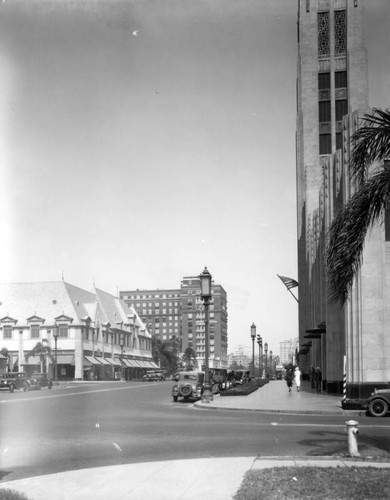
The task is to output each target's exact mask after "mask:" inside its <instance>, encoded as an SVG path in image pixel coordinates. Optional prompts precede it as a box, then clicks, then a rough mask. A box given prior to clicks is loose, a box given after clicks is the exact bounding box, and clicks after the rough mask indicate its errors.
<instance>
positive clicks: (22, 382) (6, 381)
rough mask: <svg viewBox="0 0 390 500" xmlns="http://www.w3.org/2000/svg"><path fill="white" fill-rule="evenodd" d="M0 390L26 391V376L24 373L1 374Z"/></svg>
mask: <svg viewBox="0 0 390 500" xmlns="http://www.w3.org/2000/svg"><path fill="white" fill-rule="evenodd" d="M0 389H1V390H8V391H9V392H14V390H15V389H23V390H24V391H26V390H27V375H26V374H25V373H24V372H8V373H3V375H2V376H1V378H0Z"/></svg>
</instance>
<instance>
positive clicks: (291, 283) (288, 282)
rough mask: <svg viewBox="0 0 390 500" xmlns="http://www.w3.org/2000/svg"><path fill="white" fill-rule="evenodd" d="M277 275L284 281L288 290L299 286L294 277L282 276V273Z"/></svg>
mask: <svg viewBox="0 0 390 500" xmlns="http://www.w3.org/2000/svg"><path fill="white" fill-rule="evenodd" d="M276 276H277V277H278V278H279V279H281V280H282V281H283V283H284V284H285V286H286V288H287V290H291V288H295V287H296V286H298V281H295V280H293V279H292V278H287V277H286V276H280V274H277V275H276Z"/></svg>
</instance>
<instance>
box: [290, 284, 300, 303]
mask: <svg viewBox="0 0 390 500" xmlns="http://www.w3.org/2000/svg"><path fill="white" fill-rule="evenodd" d="M287 290H288V291H289V292H290V293H291V295H292V296H293V297H294V299H295V300H296V301H297V302H298V304H299V300H298V299H297V298H296V297H295V295H294V294H293V293H292V291H291V290H290V289H289V288H287Z"/></svg>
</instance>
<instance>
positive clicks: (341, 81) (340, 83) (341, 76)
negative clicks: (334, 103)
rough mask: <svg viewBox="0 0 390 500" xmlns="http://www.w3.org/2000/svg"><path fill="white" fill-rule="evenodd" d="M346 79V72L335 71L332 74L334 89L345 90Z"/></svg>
mask: <svg viewBox="0 0 390 500" xmlns="http://www.w3.org/2000/svg"><path fill="white" fill-rule="evenodd" d="M347 85H348V79H347V72H346V71H336V72H335V74H334V86H335V87H336V89H343V88H347Z"/></svg>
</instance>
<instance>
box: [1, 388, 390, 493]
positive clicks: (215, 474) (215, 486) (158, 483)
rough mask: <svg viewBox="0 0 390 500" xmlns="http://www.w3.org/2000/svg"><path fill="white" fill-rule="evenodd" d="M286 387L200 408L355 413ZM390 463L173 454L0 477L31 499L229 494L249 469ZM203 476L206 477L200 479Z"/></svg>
mask: <svg viewBox="0 0 390 500" xmlns="http://www.w3.org/2000/svg"><path fill="white" fill-rule="evenodd" d="M305 389H306V390H301V391H300V392H297V391H296V389H295V388H294V389H293V391H292V392H291V393H289V392H288V390H287V387H286V384H285V382H283V381H273V382H270V383H269V384H267V385H266V386H264V387H262V388H260V389H258V390H257V391H255V392H254V393H252V394H251V395H249V396H230V397H227V396H223V397H221V396H215V397H214V400H213V401H212V402H210V403H202V402H198V403H196V404H195V406H196V407H197V408H207V409H225V410H248V411H263V412H271V413H275V412H276V413H281V412H284V413H312V414H326V415H345V416H346V417H347V418H348V416H350V417H351V416H352V418H353V415H354V414H356V412H351V411H345V410H342V408H341V398H340V397H334V396H329V395H325V394H324V395H323V394H316V393H314V392H311V389H310V388H309V387H308V386H305ZM367 465H370V466H375V467H388V468H390V461H389V460H386V459H384V458H383V457H382V458H381V459H380V460H379V459H378V460H375V459H371V460H369V461H367V460H364V459H358V458H351V459H348V458H345V459H344V458H343V459H341V458H337V459H332V458H331V457H316V458H315V459H313V457H310V458H305V457H261V458H259V457H254V456H251V457H231V458H205V459H191V460H172V461H164V462H149V463H140V464H125V465H119V466H108V467H97V468H91V469H82V470H75V471H66V472H61V473H56V474H48V475H45V476H37V477H32V478H27V479H20V480H16V481H10V482H4V483H0V488H9V489H13V490H16V491H18V492H20V493H24V494H25V495H26V496H27V497H28V498H29V499H30V500H49V499H50V500H52V499H53V498H55V499H56V500H68V499H71V500H89V499H94V500H100V499H102V500H103V499H104V500H107V498H110V500H117V499H118V500H119V499H120V500H122V499H123V500H124V499H132V500H176V499H177V500H179V499H180V500H195V499H196V500H198V499H199V498H202V497H204V498H213V500H227V499H229V498H232V497H233V496H234V494H235V493H236V492H237V491H238V489H239V487H240V485H241V482H242V480H243V477H244V475H245V473H246V472H247V471H249V470H254V469H261V468H270V467H276V466H278V467H282V466H286V467H288V466H301V467H305V466H316V467H348V466H354V467H357V466H367ZM199 478H202V480H201V481H200V480H199Z"/></svg>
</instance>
